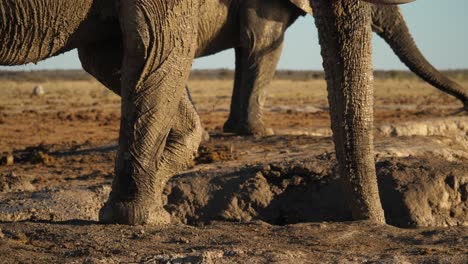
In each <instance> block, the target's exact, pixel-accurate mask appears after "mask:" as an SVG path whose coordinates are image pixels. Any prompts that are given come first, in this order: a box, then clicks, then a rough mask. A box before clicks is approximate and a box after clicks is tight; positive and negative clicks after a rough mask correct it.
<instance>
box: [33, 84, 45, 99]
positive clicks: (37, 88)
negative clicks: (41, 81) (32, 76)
mask: <svg viewBox="0 0 468 264" xmlns="http://www.w3.org/2000/svg"><path fill="white" fill-rule="evenodd" d="M44 94H45V90H44V88H43V87H42V85H36V86H34V88H33V90H32V94H31V95H32V96H42V95H44Z"/></svg>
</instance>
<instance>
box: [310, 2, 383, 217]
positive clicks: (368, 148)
mask: <svg viewBox="0 0 468 264" xmlns="http://www.w3.org/2000/svg"><path fill="white" fill-rule="evenodd" d="M311 3H312V9H313V10H314V16H315V18H316V19H315V22H316V25H317V28H318V32H319V41H320V45H321V48H322V56H323V61H324V63H323V66H324V69H325V74H326V79H327V87H328V100H329V104H330V112H331V123H332V130H333V139H334V142H335V150H336V156H337V159H338V163H339V166H340V167H339V169H340V175H341V176H342V178H343V180H344V187H345V189H346V193H347V196H348V201H349V203H350V206H351V210H352V214H353V218H354V219H355V220H359V219H370V220H373V221H376V222H382V223H383V222H385V218H384V212H383V210H382V206H381V203H380V198H379V192H378V187H377V178H376V173H375V163H374V155H373V136H372V126H373V112H372V105H373V94H372V57H371V55H372V54H371V34H372V32H371V10H370V6H369V5H368V4H366V3H364V2H362V1H359V0H333V1H330V0H317V1H311Z"/></svg>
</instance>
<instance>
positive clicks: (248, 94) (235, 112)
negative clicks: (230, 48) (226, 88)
mask: <svg viewBox="0 0 468 264" xmlns="http://www.w3.org/2000/svg"><path fill="white" fill-rule="evenodd" d="M282 44H283V41H282V38H281V39H280V40H279V41H278V42H277V43H273V46H272V47H269V48H267V49H265V50H255V51H249V49H246V48H236V49H235V52H236V74H235V79H234V90H233V94H232V101H231V112H230V114H229V118H228V120H227V121H226V123H225V124H224V131H225V132H234V133H239V134H245V135H260V136H267V135H272V134H273V130H272V129H271V128H267V127H266V126H265V124H264V121H263V106H264V104H265V88H266V87H267V86H268V85H269V84H270V81H271V80H272V79H273V77H274V75H275V71H276V66H277V64H278V60H279V58H280V56H281V51H282V47H283V45H282Z"/></svg>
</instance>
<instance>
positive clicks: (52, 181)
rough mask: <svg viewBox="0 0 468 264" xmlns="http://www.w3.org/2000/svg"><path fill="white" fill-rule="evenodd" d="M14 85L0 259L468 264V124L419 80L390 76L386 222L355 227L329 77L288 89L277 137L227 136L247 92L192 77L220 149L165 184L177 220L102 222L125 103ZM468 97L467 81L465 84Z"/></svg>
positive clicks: (381, 127)
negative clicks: (333, 125) (234, 93)
mask: <svg viewBox="0 0 468 264" xmlns="http://www.w3.org/2000/svg"><path fill="white" fill-rule="evenodd" d="M34 85H35V84H34V83H31V82H26V81H24V82H12V81H3V82H1V83H0V90H1V91H2V94H0V139H1V140H0V152H1V153H2V154H1V155H2V165H0V221H1V222H0V263H467V262H468V247H467V245H468V227H467V225H468V163H467V162H466V161H467V160H468V116H467V115H466V113H462V112H461V113H460V112H458V109H459V108H460V106H461V105H459V104H458V103H457V102H456V101H454V100H453V99H452V98H450V97H448V96H446V95H443V94H441V93H439V92H437V91H435V90H434V89H432V88H431V87H429V86H427V85H426V84H423V83H421V82H419V81H417V80H412V79H409V80H405V79H403V80H379V79H377V80H376V84H375V86H376V106H375V111H376V113H375V114H376V125H375V137H376V140H375V141H376V142H375V145H376V167H377V173H378V180H379V190H380V195H381V198H382V204H383V207H384V209H385V213H386V217H387V222H388V223H389V224H391V225H386V226H378V225H375V224H372V223H369V222H350V221H349V220H350V212H349V210H348V209H347V206H346V200H345V198H344V196H343V194H342V192H341V185H340V182H341V177H340V175H338V174H337V173H336V171H335V166H336V161H335V157H334V152H333V146H332V141H331V138H330V135H331V132H330V130H329V128H328V127H329V119H328V110H327V104H326V94H325V82H323V81H318V80H310V81H290V80H275V81H274V82H273V83H272V85H271V88H270V89H269V90H268V96H269V98H268V100H267V106H266V110H267V111H266V117H265V118H266V123H267V124H268V125H269V126H271V127H272V128H273V129H274V130H275V132H276V135H275V136H271V137H266V138H255V137H239V136H235V135H227V134H223V133H221V132H220V128H221V127H222V125H223V122H224V120H225V118H226V116H227V113H228V112H227V111H228V109H229V98H230V97H229V95H230V92H231V90H230V87H231V85H232V82H230V81H224V80H204V81H200V80H192V81H191V82H190V87H191V90H192V95H193V97H194V100H195V102H196V104H197V108H198V110H199V112H200V116H201V118H202V121H203V123H204V125H205V127H206V128H207V130H208V131H210V134H211V139H210V141H208V142H205V143H203V144H202V146H201V147H200V149H199V154H198V157H197V158H196V160H195V161H194V164H193V167H192V168H189V169H188V170H187V171H185V172H182V173H180V174H179V175H176V176H175V177H174V178H173V179H172V180H171V181H170V182H169V183H168V184H167V186H166V187H165V190H164V193H165V195H166V199H167V201H166V206H165V208H166V210H167V211H168V212H170V214H171V215H172V220H173V224H172V225H169V226H164V227H160V226H159V227H158V226H124V225H100V224H98V223H97V222H96V221H97V212H98V210H99V208H100V207H101V206H102V204H103V202H104V201H105V200H106V198H107V195H108V193H109V191H110V183H111V181H112V177H113V162H114V155H115V149H116V142H117V135H118V133H117V132H118V124H119V117H120V113H119V98H118V97H116V96H115V95H113V94H111V93H110V92H108V91H107V90H105V89H104V88H102V87H101V86H100V85H99V84H97V83H96V82H95V81H73V82H72V81H49V82H44V83H42V86H43V87H44V90H45V94H44V95H43V96H40V97H34V96H33V97H31V96H30V94H31V90H32V88H33V87H34ZM462 85H464V86H465V87H467V86H468V82H462Z"/></svg>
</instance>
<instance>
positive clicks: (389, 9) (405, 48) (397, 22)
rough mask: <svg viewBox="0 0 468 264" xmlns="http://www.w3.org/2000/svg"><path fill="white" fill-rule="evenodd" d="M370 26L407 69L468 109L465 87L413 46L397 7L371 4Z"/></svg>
mask: <svg viewBox="0 0 468 264" xmlns="http://www.w3.org/2000/svg"><path fill="white" fill-rule="evenodd" d="M372 28H373V31H374V32H375V33H377V34H378V35H379V36H380V37H382V38H383V39H384V40H385V41H386V42H387V43H388V44H389V45H390V47H391V48H392V49H393V51H394V52H395V54H396V55H397V56H398V58H400V60H401V61H402V62H403V63H404V64H405V65H406V66H408V68H409V69H410V70H411V71H413V72H414V73H416V75H418V76H419V77H420V78H422V79H423V80H425V81H426V82H428V83H430V84H431V85H433V86H434V87H436V88H437V89H439V90H441V91H443V92H446V93H448V94H450V95H453V96H455V97H456V98H458V99H459V100H460V101H461V102H462V103H463V105H464V108H465V109H467V110H468V91H467V90H465V89H464V88H463V87H462V86H461V85H459V84H458V83H456V82H454V81H452V80H450V79H449V78H447V77H446V76H445V75H444V74H442V73H441V72H440V71H438V70H437V69H435V68H434V67H433V66H432V65H431V64H430V63H429V62H428V61H427V60H426V58H425V57H424V55H423V54H422V53H421V51H420V50H419V49H418V47H417V46H416V43H415V42H414V40H413V38H412V36H411V34H410V32H409V29H408V27H407V25H406V23H405V21H404V19H403V16H402V14H401V12H400V10H399V8H398V7H396V6H373V7H372Z"/></svg>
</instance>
